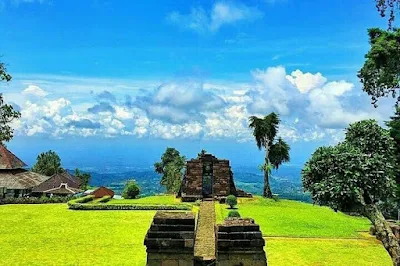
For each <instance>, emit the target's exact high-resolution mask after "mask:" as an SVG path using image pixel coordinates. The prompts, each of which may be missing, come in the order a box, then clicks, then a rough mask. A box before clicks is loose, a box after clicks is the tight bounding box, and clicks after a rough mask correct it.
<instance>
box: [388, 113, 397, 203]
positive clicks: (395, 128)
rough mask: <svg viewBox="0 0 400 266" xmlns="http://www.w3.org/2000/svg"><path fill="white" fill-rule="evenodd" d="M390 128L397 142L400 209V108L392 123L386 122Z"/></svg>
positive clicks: (391, 134) (391, 120)
mask: <svg viewBox="0 0 400 266" xmlns="http://www.w3.org/2000/svg"><path fill="white" fill-rule="evenodd" d="M386 125H387V126H388V127H389V132H390V136H391V137H392V138H393V139H394V141H395V142H396V151H395V154H396V162H397V167H396V169H397V173H396V176H397V178H396V183H397V187H398V189H397V202H398V204H399V207H400V107H397V108H396V112H395V114H394V116H392V117H390V121H388V122H386Z"/></svg>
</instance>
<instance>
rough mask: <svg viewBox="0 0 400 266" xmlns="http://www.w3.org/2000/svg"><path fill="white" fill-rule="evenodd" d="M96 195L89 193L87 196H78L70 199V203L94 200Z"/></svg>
mask: <svg viewBox="0 0 400 266" xmlns="http://www.w3.org/2000/svg"><path fill="white" fill-rule="evenodd" d="M93 199H94V195H87V196H85V197H81V198H77V199H73V200H70V201H68V205H73V204H82V203H88V202H90V201H93Z"/></svg>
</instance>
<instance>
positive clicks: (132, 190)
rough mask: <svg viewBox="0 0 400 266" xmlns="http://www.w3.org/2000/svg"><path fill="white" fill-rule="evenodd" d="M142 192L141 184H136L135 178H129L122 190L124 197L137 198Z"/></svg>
mask: <svg viewBox="0 0 400 266" xmlns="http://www.w3.org/2000/svg"><path fill="white" fill-rule="evenodd" d="M139 193H140V189H139V186H138V185H137V184H136V181H135V180H129V181H128V182H126V184H125V187H124V191H123V192H122V197H124V199H135V198H136V197H137V196H138V195H139Z"/></svg>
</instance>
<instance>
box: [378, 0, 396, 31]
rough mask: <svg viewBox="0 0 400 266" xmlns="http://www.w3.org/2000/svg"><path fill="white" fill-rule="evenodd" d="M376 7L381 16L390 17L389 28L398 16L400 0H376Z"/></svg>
mask: <svg viewBox="0 0 400 266" xmlns="http://www.w3.org/2000/svg"><path fill="white" fill-rule="evenodd" d="M375 1H376V8H377V9H378V12H379V13H380V15H381V17H389V18H388V24H389V29H391V28H392V26H393V22H394V20H395V18H396V9H400V0H375Z"/></svg>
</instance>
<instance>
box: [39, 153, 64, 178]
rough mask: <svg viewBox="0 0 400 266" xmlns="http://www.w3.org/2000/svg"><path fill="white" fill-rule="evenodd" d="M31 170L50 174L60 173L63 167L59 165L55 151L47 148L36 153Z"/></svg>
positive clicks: (58, 158) (59, 161)
mask: <svg viewBox="0 0 400 266" xmlns="http://www.w3.org/2000/svg"><path fill="white" fill-rule="evenodd" d="M32 171H33V172H36V173H39V174H42V175H47V176H52V175H54V174H56V173H61V172H62V171H64V169H63V168H62V167H61V159H60V157H59V156H58V154H57V153H56V152H55V151H52V150H49V151H47V152H43V153H41V154H39V155H38V157H37V159H36V163H35V165H34V166H33V168H32Z"/></svg>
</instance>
